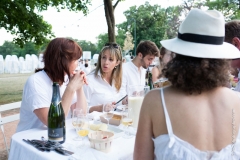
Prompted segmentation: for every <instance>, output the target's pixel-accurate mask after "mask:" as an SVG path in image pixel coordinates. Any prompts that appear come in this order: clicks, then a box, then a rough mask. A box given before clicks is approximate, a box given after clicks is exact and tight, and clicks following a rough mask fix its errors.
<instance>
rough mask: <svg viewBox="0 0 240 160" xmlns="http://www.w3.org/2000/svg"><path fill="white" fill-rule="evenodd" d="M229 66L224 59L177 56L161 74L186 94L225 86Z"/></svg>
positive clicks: (227, 61)
mask: <svg viewBox="0 0 240 160" xmlns="http://www.w3.org/2000/svg"><path fill="white" fill-rule="evenodd" d="M229 70H230V64H229V60H226V59H206V58H195V57H188V56H183V55H179V54H177V55H176V57H175V58H174V59H172V60H171V61H170V62H169V63H168V64H167V65H166V66H165V68H164V69H163V71H162V74H163V76H165V77H166V78H168V80H169V81H170V82H171V83H172V86H173V87H175V88H178V89H180V90H182V91H183V92H186V93H188V94H193V93H198V94H200V93H201V92H203V91H208V90H211V89H213V88H215V87H219V86H226V85H227V83H228V80H229Z"/></svg>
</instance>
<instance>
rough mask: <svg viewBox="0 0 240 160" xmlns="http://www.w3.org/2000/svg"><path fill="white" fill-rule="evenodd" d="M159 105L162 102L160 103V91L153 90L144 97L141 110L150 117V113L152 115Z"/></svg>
mask: <svg viewBox="0 0 240 160" xmlns="http://www.w3.org/2000/svg"><path fill="white" fill-rule="evenodd" d="M161 104H162V101H161V95H160V89H159V88H158V89H153V90H151V91H149V92H148V93H147V94H146V96H145V97H144V100H143V104H142V110H145V111H144V112H149V114H151V115H152V113H154V112H155V111H156V110H158V109H159V107H160V106H161ZM160 108H161V107H160Z"/></svg>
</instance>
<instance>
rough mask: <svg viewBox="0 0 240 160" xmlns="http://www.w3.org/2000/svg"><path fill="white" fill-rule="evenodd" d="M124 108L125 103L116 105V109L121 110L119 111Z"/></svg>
mask: <svg viewBox="0 0 240 160" xmlns="http://www.w3.org/2000/svg"><path fill="white" fill-rule="evenodd" d="M125 108H127V107H126V105H119V106H117V109H118V110H121V111H122V110H124V109H125Z"/></svg>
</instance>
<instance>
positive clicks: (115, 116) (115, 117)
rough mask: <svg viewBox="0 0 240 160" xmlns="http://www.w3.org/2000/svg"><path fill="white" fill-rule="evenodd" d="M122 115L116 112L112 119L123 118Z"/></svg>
mask: <svg viewBox="0 0 240 160" xmlns="http://www.w3.org/2000/svg"><path fill="white" fill-rule="evenodd" d="M121 118H122V116H120V115H116V114H114V115H113V117H112V119H116V120H121Z"/></svg>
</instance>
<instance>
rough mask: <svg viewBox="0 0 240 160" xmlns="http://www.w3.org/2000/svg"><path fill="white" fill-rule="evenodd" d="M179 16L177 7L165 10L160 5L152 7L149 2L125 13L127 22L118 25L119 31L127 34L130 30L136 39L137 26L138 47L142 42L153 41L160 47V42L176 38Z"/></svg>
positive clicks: (131, 8)
mask: <svg viewBox="0 0 240 160" xmlns="http://www.w3.org/2000/svg"><path fill="white" fill-rule="evenodd" d="M179 14H180V10H179V8H177V7H170V8H168V9H165V8H161V6H159V5H153V6H151V5H150V4H149V2H146V3H145V4H144V5H141V6H139V7H138V8H137V7H136V6H132V7H130V9H129V10H127V11H125V12H124V15H125V16H126V19H127V22H123V23H122V24H119V25H117V28H118V31H121V32H125V33H126V32H127V31H128V30H129V31H130V32H131V35H132V36H133V37H134V36H135V35H134V27H135V25H136V45H137V44H138V43H139V42H140V41H141V40H151V41H153V42H155V43H156V45H157V46H158V47H160V42H159V41H160V40H162V39H163V38H166V37H168V38H172V37H174V36H176V33H177V30H176V28H177V27H178V24H179V18H178V17H179ZM172 20H174V22H173V21H172ZM170 23H171V24H170ZM169 26H171V27H173V28H170V27H169ZM166 35H167V36H166ZM133 41H134V42H135V39H133Z"/></svg>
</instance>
